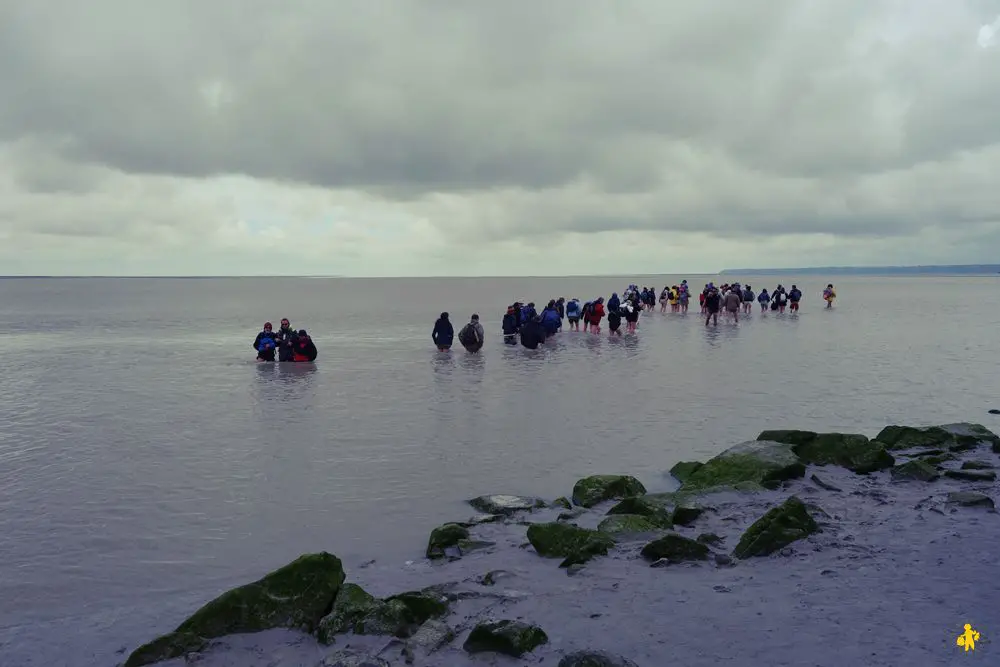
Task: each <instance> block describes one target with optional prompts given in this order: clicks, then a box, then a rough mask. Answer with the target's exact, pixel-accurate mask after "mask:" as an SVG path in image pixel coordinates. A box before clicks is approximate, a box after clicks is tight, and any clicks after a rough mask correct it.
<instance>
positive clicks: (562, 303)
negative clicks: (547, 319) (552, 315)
mask: <svg viewBox="0 0 1000 667" xmlns="http://www.w3.org/2000/svg"><path fill="white" fill-rule="evenodd" d="M556 312H558V313H559V328H560V329H562V320H563V318H565V317H566V297H564V296H561V297H559V298H558V299H556Z"/></svg>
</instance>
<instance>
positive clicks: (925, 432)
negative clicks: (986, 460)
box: [875, 422, 1000, 452]
mask: <svg viewBox="0 0 1000 667" xmlns="http://www.w3.org/2000/svg"><path fill="white" fill-rule="evenodd" d="M875 439H876V440H878V441H880V442H883V443H885V445H886V449H894V450H895V449H913V448H915V447H936V448H946V449H950V450H951V451H956V452H957V451H965V450H968V449H974V448H976V447H978V446H979V445H980V444H982V443H991V444H992V445H993V450H994V451H998V448H1000V436H997V434H995V433H994V432H993V431H991V430H989V429H988V428H986V427H985V426H983V425H982V424H971V423H966V422H962V423H957V424H943V425H940V426H924V427H915V426H886V427H885V428H884V429H882V431H881V432H880V433H879V434H878V435H877V436H876V437H875Z"/></svg>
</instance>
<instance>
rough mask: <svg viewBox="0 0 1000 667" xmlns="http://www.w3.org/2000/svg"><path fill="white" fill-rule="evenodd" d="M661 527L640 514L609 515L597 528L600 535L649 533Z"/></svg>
mask: <svg viewBox="0 0 1000 667" xmlns="http://www.w3.org/2000/svg"><path fill="white" fill-rule="evenodd" d="M661 527H662V526H660V525H659V524H657V523H656V522H654V521H652V520H651V519H650V518H649V517H645V516H642V515H640V514H611V515H609V516H608V517H607V518H605V519H604V520H603V521H601V523H600V524H598V526H597V530H598V531H600V532H602V533H610V534H612V535H614V534H618V533H651V532H653V531H655V530H659V529H660V528H661Z"/></svg>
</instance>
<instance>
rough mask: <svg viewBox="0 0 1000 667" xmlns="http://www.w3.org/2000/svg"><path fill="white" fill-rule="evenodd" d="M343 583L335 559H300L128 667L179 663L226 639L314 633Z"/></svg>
mask: <svg viewBox="0 0 1000 667" xmlns="http://www.w3.org/2000/svg"><path fill="white" fill-rule="evenodd" d="M343 583H344V568H343V565H342V564H341V562H340V559H339V558H337V557H336V556H334V555H333V554H329V553H326V552H320V553H314V554H306V555H304V556H300V557H299V558H298V559H296V560H294V561H292V562H291V563H289V564H288V565H285V566H284V567H282V568H280V569H278V570H275V571H274V572H271V573H270V574H268V575H267V576H265V577H263V578H262V579H259V580H257V581H255V582H252V583H249V584H246V585H245V586H240V587H239V588H234V589H233V590H231V591H228V592H226V593H223V594H222V595H220V596H219V597H217V598H215V599H214V600H212V601H211V602H209V603H208V604H206V605H205V606H203V607H202V608H201V609H199V610H198V611H196V612H195V613H194V614H193V615H192V616H191V617H190V618H188V619H187V620H186V621H184V622H183V623H181V624H180V625H179V626H178V627H177V629H176V630H174V631H173V632H171V633H169V634H167V635H164V636H162V637H160V638H158V639H156V640H154V641H152V642H150V643H149V644H146V645H144V646H140V647H139V648H137V649H136V650H135V651H134V652H133V653H132V655H130V656H129V657H128V660H126V661H125V667H142V666H143V665H151V664H153V663H156V662H160V661H163V660H169V659H170V658H176V657H178V656H181V655H184V654H186V653H190V652H192V651H198V650H200V649H201V648H203V647H204V646H205V645H206V644H207V642H208V640H209V639H215V638H217V637H224V636H226V635H235V634H247V633H254V632H261V631H263V630H270V629H272V628H290V629H297V630H303V631H305V632H314V631H315V630H316V627H317V626H318V625H319V622H320V620H321V619H322V618H323V617H324V616H325V615H326V612H327V610H328V609H330V608H331V606H332V605H333V602H334V599H335V598H336V596H337V593H338V592H339V591H340V587H341V585H342V584H343Z"/></svg>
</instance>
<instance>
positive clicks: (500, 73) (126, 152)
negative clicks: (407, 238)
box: [0, 0, 1000, 263]
mask: <svg viewBox="0 0 1000 667" xmlns="http://www.w3.org/2000/svg"><path fill="white" fill-rule="evenodd" d="M990 19H991V16H985V17H984V16H982V15H981V14H979V13H977V5H976V3H974V2H955V3H934V2H930V1H928V0H917V1H916V2H915V3H911V4H910V5H907V8H902V7H901V5H899V3H895V2H889V1H879V0H870V1H867V2H862V1H860V0H846V1H845V2H839V3H802V2H795V1H792V0H776V1H774V2H768V3H761V4H758V5H751V4H740V3H732V2H728V1H725V2H723V1H722V0H716V1H708V2H702V3H684V2H676V1H661V2H654V1H652V0H649V1H646V0H643V1H639V0H635V1H632V2H611V1H604V0H595V1H593V2H586V3H580V2H575V1H570V0H552V1H550V2H545V3H528V2H525V1H515V2H507V3H455V2H445V1H444V0H429V1H427V2H421V3H377V2H370V1H369V2H361V1H358V0H344V1H342V2H336V3H331V2H320V1H309V0H304V1H303V2H298V3H294V4H286V5H281V4H275V3H271V2H264V1H263V0H244V1H241V2H237V1H235V0H218V1H216V2H211V3H196V2H192V1H189V0H178V1H176V2H149V3H136V2H127V1H125V0H95V2H90V3H77V2H69V1H68V0H64V1H53V2H47V3H23V2H13V1H12V0H0V80H3V81H4V82H5V87H6V89H5V93H4V97H5V99H4V104H3V105H0V145H2V147H3V151H4V155H5V156H6V158H5V164H7V165H9V169H10V172H9V177H8V179H7V181H6V184H5V185H4V188H5V190H3V191H0V192H2V193H3V194H5V196H6V197H7V203H6V204H5V205H4V206H3V207H2V208H0V213H2V217H0V225H3V229H6V230H7V231H8V232H9V233H19V234H25V233H28V232H30V231H32V230H34V231H36V232H41V231H42V230H49V231H47V232H46V233H52V232H53V230H63V231H67V232H69V233H79V235H81V236H88V235H93V234H103V235H118V236H120V237H122V238H128V237H133V236H134V237H136V238H141V237H142V234H143V233H144V232H141V231H140V232H135V231H134V229H136V228H138V229H140V230H141V229H148V230H156V229H159V230H160V231H159V232H157V233H158V234H160V235H161V236H165V237H170V238H175V237H176V238H178V239H180V238H187V236H185V235H190V238H192V239H193V238H197V236H198V231H197V230H198V229H201V230H202V232H201V236H202V239H203V240H204V239H205V238H208V236H207V235H206V234H205V231H204V230H206V229H207V230H222V231H220V232H219V233H220V234H230V236H227V237H226V238H231V235H232V234H235V233H237V232H234V231H232V230H236V229H239V230H242V229H244V227H245V226H241V225H239V224H237V222H236V221H235V220H236V217H238V213H236V212H234V211H235V209H237V208H239V207H234V206H232V205H231V204H230V203H227V201H228V200H227V201H222V200H219V199H218V197H220V196H221V195H218V194H215V195H213V194H212V192H213V191H212V190H211V189H210V188H208V187H206V184H207V183H209V182H211V180H212V179H215V178H219V177H226V176H229V175H240V176H242V177H246V179H248V180H249V182H256V183H259V184H260V186H259V187H264V188H269V189H273V190H274V192H278V191H279V190H280V192H283V193H285V194H276V195H275V196H276V197H277V198H279V199H280V198H281V197H287V198H288V200H289V201H290V202H292V203H289V204H288V206H289V207H290V208H289V210H294V211H300V210H303V209H308V210H312V209H317V210H319V209H323V207H324V206H327V205H329V206H334V205H337V206H340V207H343V206H344V205H345V204H344V202H345V201H350V202H353V204H351V205H352V206H353V205H356V206H358V207H360V208H353V209H351V210H352V211H354V214H355V215H357V216H358V217H360V218H364V217H365V216H369V217H371V216H374V215H375V213H374V212H375V211H378V212H380V213H379V215H384V216H385V218H386V219H389V218H392V219H395V218H396V217H399V216H410V217H411V218H412V220H413V222H412V224H411V225H410V227H408V229H409V230H410V232H408V233H413V234H414V235H417V234H418V232H417V231H413V230H420V231H419V236H414V238H413V243H411V244H410V247H411V249H412V250H413V252H417V251H418V246H416V245H414V244H415V243H417V242H419V241H420V239H425V240H427V243H428V244H430V245H433V246H434V248H435V250H434V252H435V253H440V252H443V251H442V250H441V245H440V244H441V243H444V242H445V241H442V238H444V239H450V242H452V243H455V244H462V243H475V242H500V241H504V240H510V239H531V238H532V237H533V236H536V235H538V234H542V233H544V234H558V233H566V234H597V233H601V232H609V231H610V232H620V231H636V232H642V233H646V232H649V233H652V232H657V231H662V230H669V231H672V232H677V233H680V234H686V233H691V234H697V233H700V232H705V231H712V230H734V233H739V234H740V235H748V236H750V237H754V236H758V237H762V238H768V237H772V236H775V235H782V234H803V233H813V234H817V235H832V236H839V237H844V238H847V237H855V238H872V239H876V238H905V237H907V236H908V235H909V236H914V237H915V235H917V234H919V233H921V231H922V230H926V229H928V228H932V227H938V228H940V227H942V226H944V227H950V228H953V229H954V228H960V227H963V226H968V225H973V224H975V225H982V224H988V223H991V222H995V221H996V220H997V217H996V213H995V210H996V204H997V201H996V196H995V195H994V194H993V193H994V191H995V187H994V186H993V185H992V184H991V181H990V178H989V177H984V176H983V175H984V174H991V173H995V172H996V168H997V167H1000V155H998V150H997V145H998V144H1000V124H998V123H997V122H996V120H995V109H997V108H1000V49H996V48H984V47H986V46H988V45H989V44H991V43H992V42H991V40H994V39H995V38H994V37H993V35H994V33H995V32H996V31H997V29H998V28H1000V19H997V20H996V21H993V22H992V23H987V21H989V20H990ZM269 191H271V190H269ZM329 193H335V194H332V195H331V194H329ZM213 196H215V197H217V199H216V200H212V199H211V198H212V197H213ZM227 196H229V195H227ZM331 197H332V199H331ZM307 199H308V201H306V200H307ZM116 200H118V201H119V203H118V205H117V207H116V206H115V205H114V203H115V201H116ZM334 200H335V201H334ZM122 202H124V203H122ZM206 202H208V203H206ZM317 207H318V208H317ZM144 211H145V212H144ZM174 216H181V217H183V218H184V220H175V219H174ZM279 217H280V216H279ZM289 219H291V217H290V218H289ZM268 224H273V225H276V226H277V227H279V228H280V227H281V226H282V225H286V224H288V225H291V224H294V221H292V222H289V221H285V222H282V221H281V220H272V221H270V222H269V223H268ZM408 224H410V223H408ZM169 227H174V228H175V231H170V232H169V233H168V231H167V228H169ZM84 228H86V229H84ZM126 228H128V229H131V230H133V231H127V229H126ZM74 230H76V231H75V232H74ZM225 230H230V231H225ZM240 233H243V232H240ZM247 233H249V232H247ZM345 233H346V232H345ZM399 233H403V232H402V231H400V232H399ZM970 233H971V232H970ZM976 233H981V229H979V228H977V232H976ZM437 234H441V235H443V236H442V238H438V236H436V235H437ZM227 242H228V241H227ZM330 242H331V243H332V244H333V243H335V239H333V237H331V240H330ZM430 245H429V246H428V247H430ZM845 247H847V246H845ZM345 252H346V250H345ZM350 252H351V253H354V254H355V255H356V254H357V253H359V252H362V251H360V250H358V248H357V247H355V246H351V250H350ZM428 252H430V250H428ZM362 254H363V252H362ZM352 256H353V255H352ZM435 256H438V255H435ZM741 263H745V262H741Z"/></svg>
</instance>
